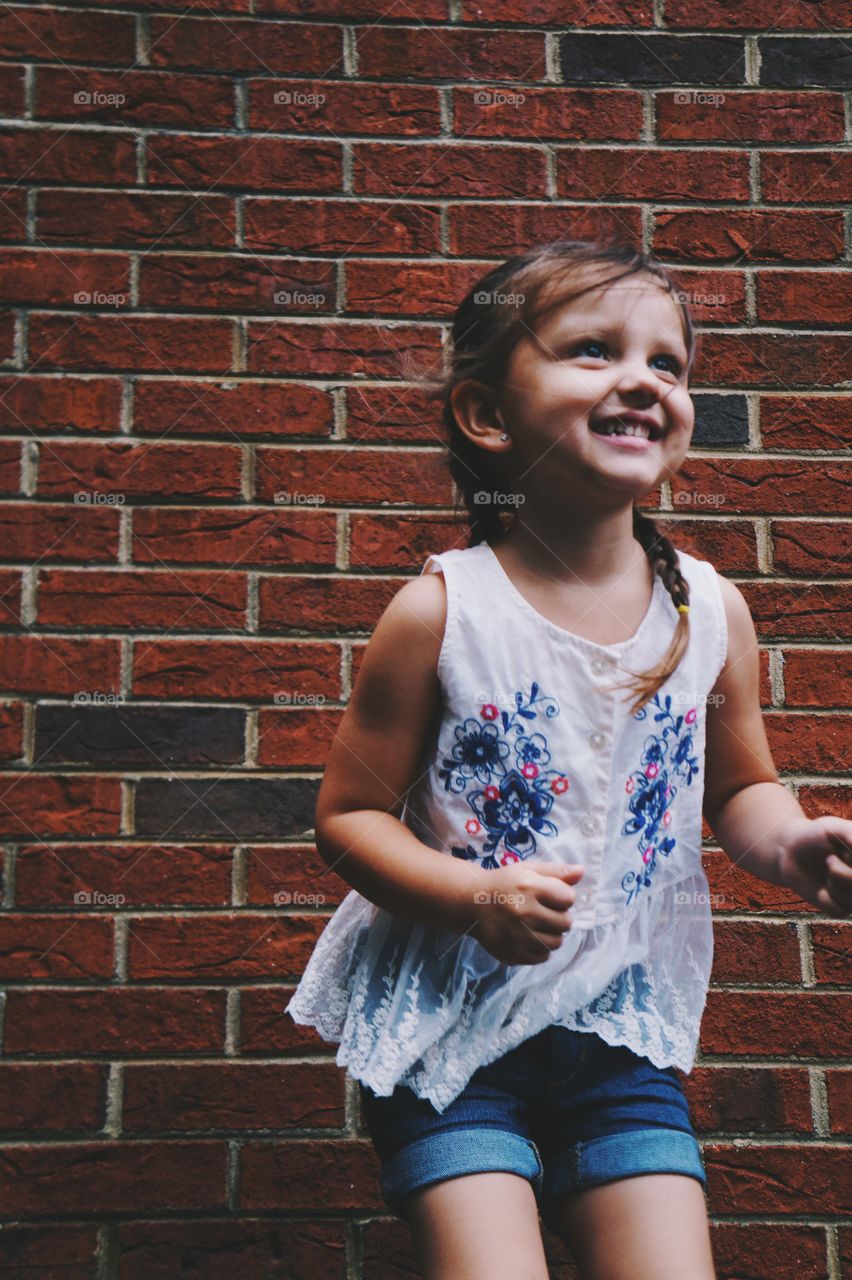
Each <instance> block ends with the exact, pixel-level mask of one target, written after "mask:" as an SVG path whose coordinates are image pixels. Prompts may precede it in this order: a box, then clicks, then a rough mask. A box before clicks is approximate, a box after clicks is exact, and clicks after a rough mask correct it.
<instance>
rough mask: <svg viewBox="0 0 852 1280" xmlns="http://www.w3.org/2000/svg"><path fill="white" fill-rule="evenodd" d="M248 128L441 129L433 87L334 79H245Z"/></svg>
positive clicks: (377, 131) (304, 130)
mask: <svg viewBox="0 0 852 1280" xmlns="http://www.w3.org/2000/svg"><path fill="white" fill-rule="evenodd" d="M247 125H248V128H249V129H274V130H275V131H276V132H279V133H311V134H318V135H319V136H320V137H321V136H322V135H324V134H331V135H332V136H333V137H338V136H339V135H341V134H348V133H352V134H365V133H366V134H377V135H381V134H394V135H400V136H401V135H411V136H412V137H416V136H417V135H419V134H433V135H434V134H439V133H441V106H440V101H439V98H438V91H437V89H424V88H421V87H420V86H414V85H405V84H346V83H343V82H341V81H335V80H273V79H269V78H264V79H263V80H249V82H248V111H247Z"/></svg>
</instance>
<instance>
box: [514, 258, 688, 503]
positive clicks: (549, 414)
mask: <svg viewBox="0 0 852 1280" xmlns="http://www.w3.org/2000/svg"><path fill="white" fill-rule="evenodd" d="M686 364H687V349H686V344H685V342H684V338H683V328H682V324H681V319H680V310H679V308H678V306H677V304H676V303H675V302H674V301H673V300H672V298H671V296H670V295H669V294H668V293H667V292H666V291H665V289H664V288H662V287H661V286H660V285H659V284H657V283H656V282H655V281H654V280H653V278H652V277H649V276H648V275H643V274H641V273H640V274H639V275H635V276H629V277H626V278H625V279H622V280H618V281H616V282H615V283H613V284H609V285H604V286H602V287H601V288H598V289H593V290H590V291H589V292H588V293H586V294H583V295H582V296H581V297H579V298H577V299H575V300H573V301H570V302H568V303H566V304H565V305H564V306H561V307H555V308H554V309H553V310H551V311H550V312H549V313H548V314H547V315H546V316H545V318H544V319H543V320H542V321H541V322H540V323H539V324H538V326H537V328H536V331H535V333H529V334H527V335H526V336H525V337H524V338H523V339H522V340H521V341H520V342H519V343H518V344H517V346H516V347H515V349H514V351H513V352H512V355H511V357H510V360H509V364H508V368H507V371H506V378H505V381H504V384H503V387H502V388H501V391H500V394H499V397H498V405H499V408H500V410H501V414H502V417H503V419H504V421H505V423H506V429H507V430H508V431H509V433H510V435H511V437H512V451H513V453H514V459H513V462H514V465H513V466H512V472H513V474H514V476H515V477H516V479H517V481H518V486H517V487H519V488H520V489H521V490H527V491H528V492H532V491H535V492H537V493H539V494H543V493H544V492H547V491H550V492H552V493H553V494H554V495H555V496H559V495H561V496H562V497H563V498H564V496H565V494H566V492H567V491H571V490H573V491H574V492H576V493H577V494H578V495H580V494H583V495H584V496H586V497H588V496H589V485H590V484H591V485H592V486H593V487H594V488H596V489H598V490H600V488H601V487H603V488H605V489H608V490H609V491H617V492H618V493H620V494H622V495H623V496H624V497H625V498H627V497H630V498H633V499H636V498H638V497H641V496H642V495H643V494H646V493H648V492H649V491H650V490H651V489H653V488H655V487H656V486H657V484H659V482H660V481H661V480H666V479H668V478H669V477H670V476H671V475H673V474H674V473H675V472H676V471H677V470H678V469H679V467H680V465H681V463H682V462H683V459H684V457H685V456H686V452H687V450H688V448H689V442H690V439H691V437H692V428H693V425H694V421H695V409H694V406H693V403H692V398H691V396H690V394H689V392H688V390H687V387H686ZM631 412H635V413H638V414H640V415H643V416H644V417H646V418H648V419H650V420H651V423H652V438H651V439H649V440H631V439H627V440H626V441H625V440H623V439H622V440H618V439H615V438H614V437H609V438H607V437H606V436H605V435H602V434H600V433H599V432H597V431H596V430H595V428H596V427H598V426H599V425H600V424H602V423H603V420H604V419H607V418H612V417H619V416H624V415H627V416H629V414H630V413H631ZM654 436H656V437H657V438H653V437H654ZM541 463H544V466H541V465H539V464H541ZM578 481H579V482H581V484H578Z"/></svg>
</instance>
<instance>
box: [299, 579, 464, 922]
mask: <svg viewBox="0 0 852 1280" xmlns="http://www.w3.org/2000/svg"><path fill="white" fill-rule="evenodd" d="M445 622H446V590H445V587H444V582H443V578H442V577H441V576H440V575H438V574H426V575H424V576H422V577H419V578H414V579H412V581H411V582H409V583H406V584H405V586H404V587H403V588H402V589H401V590H400V591H399V592H397V594H396V596H395V597H394V598H393V600H392V601H391V602H390V604H389V605H388V607H387V609H386V610H385V612H384V613H383V615H382V617H381V618H380V619H379V622H378V624H377V625H376V628H375V631H374V632H373V635H372V638H371V639H370V642H369V644H368V645H367V648H366V650H365V652H364V655H363V659H362V664H361V669H360V671H359V673H358V679H357V681H356V684H355V688H354V690H353V692H352V697H351V699H350V701H349V705H348V707H347V709H346V712H345V714H344V716H343V719H342V721H341V724H340V727H339V730H338V732H337V734H336V736H335V738H334V741H333V743H332V747H331V751H330V754H329V758H328V764H327V766H326V769H325V774H324V776H323V781H322V785H321V787H320V791H319V795H318V797H317V810H316V820H315V828H316V843H317V849H318V851H319V853H320V856H321V857H322V858H323V860H324V861H325V862H326V863H327V864H328V866H329V867H330V868H332V869H333V870H335V871H336V872H337V873H338V875H340V876H342V878H343V879H344V880H346V881H347V882H348V883H349V884H350V885H352V887H353V888H354V889H356V890H357V891H358V892H359V893H361V894H363V896H364V897H365V898H367V899H369V901H370V902H373V903H375V904H376V905H377V906H379V907H382V908H384V909H385V910H387V911H391V912H393V913H394V914H395V915H398V916H401V917H403V918H405V919H407V920H410V921H412V923H415V924H427V925H433V926H435V927H438V928H442V929H449V930H452V931H454V932H458V933H464V932H466V931H467V930H468V929H469V928H471V927H472V926H473V924H474V914H473V907H474V894H475V893H476V890H477V889H478V888H479V887H481V880H480V876H481V871H480V869H479V868H478V867H476V866H474V865H472V864H470V863H467V862H463V861H460V860H459V859H458V858H454V857H451V856H448V855H447V854H446V853H441V852H439V851H438V850H437V849H433V848H430V847H429V846H428V845H426V844H424V843H423V842H422V841H421V840H419V839H418V838H417V837H416V836H415V835H414V833H413V832H412V831H411V830H410V829H409V828H408V827H407V826H406V825H405V824H404V823H403V822H401V821H400V818H399V815H400V814H401V813H402V810H403V803H404V799H405V795H406V792H407V791H408V790H409V789H410V787H411V786H413V785H414V784H415V783H416V782H417V781H418V780H419V773H420V771H421V770H422V768H423V767H424V761H423V754H424V749H425V748H426V747H427V746H428V744H429V743H430V741H432V740H433V735H434V732H435V730H436V729H437V725H438V723H439V720H440V712H441V688H440V682H439V680H438V675H437V664H438V654H439V651H440V646H441V640H442V637H443V632H444V626H445Z"/></svg>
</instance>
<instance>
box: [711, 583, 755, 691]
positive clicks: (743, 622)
mask: <svg viewBox="0 0 852 1280" xmlns="http://www.w3.org/2000/svg"><path fill="white" fill-rule="evenodd" d="M716 580H717V581H718V583H719V590H720V592H721V594H722V604H723V605H724V608H725V621H726V623H727V627H728V652H727V655H726V657H725V664H724V666H723V667H722V672H721V674H722V675H725V674H726V673H727V672H728V671H729V670H730V669H731V668H732V667H734V666H736V665H738V664H739V663H740V662H741V661H742V659H743V657H744V656H745V655H746V654H747V653H749V652H751V651H754V652H755V653H756V652H757V633H756V632H755V629H754V621H753V619H752V616H751V610H750V609H749V607H748V602H747V601H746V598H745V596H744V595H743V593H742V591H740V589H739V587H738V586H737V585H736V583H735V582H731V580H730V578H726V577H725V576H724V574H722V573H719V572H718V571H717V572H716Z"/></svg>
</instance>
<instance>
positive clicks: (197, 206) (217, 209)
mask: <svg viewBox="0 0 852 1280" xmlns="http://www.w3.org/2000/svg"><path fill="white" fill-rule="evenodd" d="M36 196H37V200H36V208H37V213H36V227H37V230H38V236H39V239H40V240H43V241H47V242H49V241H51V240H61V241H62V242H63V243H67V242H68V241H69V240H72V241H76V242H77V243H78V244H96V245H122V246H123V245H126V246H128V247H131V246H137V245H146V244H150V245H156V247H157V248H158V249H165V248H168V247H170V246H173V245H174V246H183V247H190V246H192V247H195V248H203V249H222V248H226V247H228V246H230V245H233V243H234V238H235V224H236V215H235V212H234V200H233V198H232V197H229V196H213V195H201V196H191V195H165V194H163V193H161V192H155V191H135V190H130V191H70V190H65V189H63V190H61V191H59V190H57V191H54V190H51V189H49V188H46V189H44V190H41V191H38V192H37V193H36Z"/></svg>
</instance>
